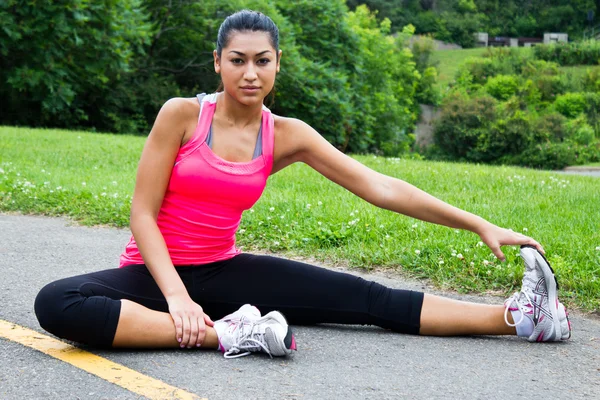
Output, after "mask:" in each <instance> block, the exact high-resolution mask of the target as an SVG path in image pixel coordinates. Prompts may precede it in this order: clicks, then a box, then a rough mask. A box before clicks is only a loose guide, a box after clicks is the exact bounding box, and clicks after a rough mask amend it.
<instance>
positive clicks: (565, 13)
mask: <svg viewBox="0 0 600 400" xmlns="http://www.w3.org/2000/svg"><path fill="white" fill-rule="evenodd" d="M360 4H366V5H367V6H368V7H369V8H370V9H371V10H378V11H379V13H378V16H379V17H380V18H382V19H383V18H389V19H390V20H391V22H392V30H393V31H400V30H402V28H403V27H404V26H405V25H408V24H413V25H414V26H415V27H416V32H417V33H418V34H423V33H424V34H431V35H433V36H434V37H435V38H436V39H440V40H443V41H448V42H452V43H457V44H460V45H462V46H463V47H472V46H473V45H474V44H475V43H474V38H473V33H475V32H478V31H480V32H488V33H489V35H490V36H492V37H493V36H510V37H519V36H524V37H542V35H543V34H544V33H546V32H566V33H568V34H569V37H570V38H571V39H574V38H582V37H583V36H584V32H585V30H586V29H587V27H588V25H587V24H588V23H589V22H588V21H587V19H586V17H587V13H588V11H590V10H591V11H594V19H593V20H592V21H591V23H592V24H593V25H598V24H599V23H600V16H599V15H598V14H600V3H598V1H597V0H535V1H533V0H502V1H499V0H444V1H440V0H348V5H349V6H350V7H356V6H358V5H360Z"/></svg>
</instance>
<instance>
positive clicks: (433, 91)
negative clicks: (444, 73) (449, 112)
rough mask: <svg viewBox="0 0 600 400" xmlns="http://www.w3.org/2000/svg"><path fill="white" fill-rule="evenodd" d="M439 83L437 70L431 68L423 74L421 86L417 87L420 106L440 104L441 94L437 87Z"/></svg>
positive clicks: (417, 98)
mask: <svg viewBox="0 0 600 400" xmlns="http://www.w3.org/2000/svg"><path fill="white" fill-rule="evenodd" d="M436 82H437V69H435V68H434V67H429V68H427V69H425V71H423V73H422V74H421V79H419V84H418V85H417V94H416V96H415V97H416V100H417V101H418V102H419V103H420V104H433V105H437V104H439V102H440V98H441V93H440V90H439V89H438V87H437V86H436V85H435V83H436Z"/></svg>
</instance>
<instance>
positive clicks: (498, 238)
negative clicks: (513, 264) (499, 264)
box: [478, 223, 545, 261]
mask: <svg viewBox="0 0 600 400" xmlns="http://www.w3.org/2000/svg"><path fill="white" fill-rule="evenodd" d="M478 233H479V236H480V237H481V240H482V241H483V243H485V244H486V245H487V246H488V247H489V248H490V249H491V250H492V252H493V253H494V255H495V256H496V257H498V258H499V259H500V260H501V261H505V260H506V257H505V256H504V253H502V250H500V246H504V245H530V246H533V247H535V248H536V249H538V250H539V251H540V252H541V253H542V254H545V252H544V248H543V247H542V245H540V244H539V243H538V242H536V241H535V240H533V239H532V238H530V237H529V236H525V235H522V234H520V233H518V232H513V231H511V230H508V229H504V228H500V227H499V226H496V225H494V224H491V223H487V224H486V225H485V227H484V228H483V229H482V230H481V231H480V232H478Z"/></svg>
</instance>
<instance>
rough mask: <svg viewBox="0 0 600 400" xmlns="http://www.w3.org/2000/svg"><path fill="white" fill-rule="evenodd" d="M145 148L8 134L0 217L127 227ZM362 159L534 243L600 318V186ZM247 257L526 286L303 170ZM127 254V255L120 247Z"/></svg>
mask: <svg viewBox="0 0 600 400" xmlns="http://www.w3.org/2000/svg"><path fill="white" fill-rule="evenodd" d="M143 142H144V138H141V137H134V136H124V135H100V134H91V133H84V132H75V131H59V130H36V129H26V128H9V127H2V128H0V154H2V159H1V160H0V210H2V211H20V212H24V213H36V214H44V215H66V216H69V217H72V218H74V219H76V220H78V221H81V222H82V223H84V224H88V225H91V224H108V225H114V226H119V227H126V226H127V224H128V215H129V206H130V202H131V194H132V192H133V186H134V179H135V170H136V166H137V162H138V159H139V155H140V152H141V149H142V147H143ZM355 158H356V159H358V160H359V161H361V162H362V163H364V164H366V165H368V166H369V167H371V168H373V169H375V170H377V171H380V172H382V173H385V174H388V175H391V176H395V177H398V178H401V179H404V180H406V181H408V182H410V183H413V184H415V185H416V186H418V187H420V188H422V189H424V190H426V191H428V192H429V193H431V194H433V195H435V196H437V197H439V198H441V199H442V200H445V201H447V202H449V203H451V204H453V205H456V206H458V207H460V208H463V209H466V210H468V211H471V212H474V213H476V214H478V215H481V216H482V217H484V218H486V219H488V220H490V221H492V222H494V223H497V224H499V225H501V226H504V227H507V228H511V229H513V230H515V231H519V232H524V233H526V234H528V235H531V236H533V237H535V238H536V239H537V240H539V241H540V242H541V243H542V244H543V245H544V246H545V248H546V251H547V255H548V258H549V261H550V262H551V264H552V266H553V267H554V268H555V270H556V272H557V274H558V276H559V279H560V283H561V295H562V297H563V299H565V300H566V301H567V302H568V303H570V304H571V305H577V306H579V307H581V308H583V309H584V310H587V311H592V310H597V309H599V308H600V231H599V230H598V221H600V208H599V207H598V206H597V205H598V204H600V191H599V190H598V187H599V183H600V181H599V180H598V178H592V177H585V176H573V175H563V174H559V173H553V172H547V171H533V170H526V169H522V168H514V167H510V168H509V167H490V166H481V165H472V164H456V163H440V162H429V161H414V160H404V159H397V158H383V157H374V156H356V157H355ZM238 241H239V244H240V246H242V247H243V248H245V249H247V250H253V249H262V250H268V251H273V252H280V253H288V254H297V255H301V256H307V257H314V258H316V259H318V260H328V261H331V262H334V263H336V262H339V263H345V264H349V265H351V266H355V267H360V268H365V269H370V268H373V267H383V268H389V269H402V270H403V271H407V272H409V273H410V274H411V275H412V276H414V277H418V278H429V279H431V281H432V282H433V283H434V284H436V285H438V286H440V287H442V288H447V289H454V290H458V291H461V292H473V291H474V292H481V291H495V292H498V293H504V294H506V293H509V292H510V291H513V290H516V289H517V288H518V287H519V286H520V279H521V277H522V272H523V267H522V263H521V261H520V260H519V258H518V256H517V255H518V249H516V248H512V247H508V248H505V249H504V250H505V253H506V255H507V258H508V260H507V262H506V263H500V262H498V261H497V260H496V259H495V258H494V256H493V255H492V254H491V252H490V250H489V249H487V247H485V246H483V245H482V243H480V241H479V238H478V237H477V236H476V235H474V234H472V233H469V232H464V231H457V230H454V229H448V228H445V227H441V226H435V225H432V224H426V223H423V222H421V221H417V220H413V219H411V218H407V217H404V216H401V215H396V214H393V213H391V212H389V211H385V210H381V209H377V208H376V207H373V206H371V205H370V204H368V203H366V202H364V201H362V200H361V199H359V198H357V197H356V196H354V195H352V194H350V193H348V192H347V191H345V190H344V189H343V188H341V187H339V186H337V185H335V184H333V183H331V182H329V181H327V180H326V179H325V178H323V177H322V176H320V175H319V174H317V173H316V172H315V171H313V170H312V169H310V168H309V167H307V166H304V165H293V166H291V167H289V168H287V169H285V170H284V171H282V172H279V173H277V174H276V175H274V176H273V177H271V179H270V180H269V184H268V187H267V190H266V191H265V194H264V195H263V197H262V198H261V200H259V202H258V203H257V204H256V205H255V206H254V208H253V209H252V210H249V211H247V212H246V213H245V214H244V218H243V221H242V225H241V227H240V231H239V234H238ZM123 245H125V243H124V244H123Z"/></svg>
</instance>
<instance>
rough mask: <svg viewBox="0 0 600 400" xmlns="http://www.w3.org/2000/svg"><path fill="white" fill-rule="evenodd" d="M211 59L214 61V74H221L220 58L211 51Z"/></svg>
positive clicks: (215, 52) (214, 51)
mask: <svg viewBox="0 0 600 400" xmlns="http://www.w3.org/2000/svg"><path fill="white" fill-rule="evenodd" d="M213 58H214V59H215V72H216V73H217V74H220V73H221V58H220V57H219V56H218V55H217V51H216V50H213Z"/></svg>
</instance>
